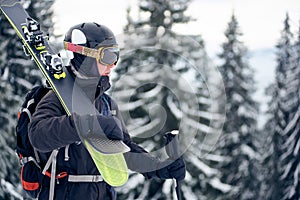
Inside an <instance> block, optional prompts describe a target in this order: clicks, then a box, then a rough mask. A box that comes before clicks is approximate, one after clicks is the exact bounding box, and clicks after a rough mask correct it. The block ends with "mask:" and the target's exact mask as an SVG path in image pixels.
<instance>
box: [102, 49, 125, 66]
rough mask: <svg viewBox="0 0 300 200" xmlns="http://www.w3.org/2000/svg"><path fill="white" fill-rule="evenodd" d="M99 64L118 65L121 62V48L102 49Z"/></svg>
mask: <svg viewBox="0 0 300 200" xmlns="http://www.w3.org/2000/svg"><path fill="white" fill-rule="evenodd" d="M99 51H100V58H99V60H98V62H99V63H101V64H104V65H112V64H116V63H117V62H118V60H119V52H120V50H119V48H117V47H101V48H100V49H99Z"/></svg>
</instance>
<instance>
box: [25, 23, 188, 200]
mask: <svg viewBox="0 0 300 200" xmlns="http://www.w3.org/2000/svg"><path fill="white" fill-rule="evenodd" d="M64 45H65V49H67V50H69V51H70V52H72V54H73V56H72V59H71V60H70V66H69V69H70V72H71V74H73V75H74V78H76V83H77V84H78V85H79V86H80V88H82V90H83V91H84V92H85V93H86V95H87V96H88V98H90V100H91V101H92V102H93V103H94V105H95V107H96V108H97V110H98V111H99V113H100V114H99V115H94V116H92V118H91V116H86V115H83V116H81V115H79V114H76V113H73V114H72V115H71V116H67V115H66V113H65V111H64V109H63V107H62V105H61V104H60V102H59V100H58V98H57V97H56V95H55V94H54V92H53V91H50V92H49V93H48V94H47V95H46V96H45V97H44V98H43V99H42V100H41V102H40V103H39V104H38V107H37V110H36V112H35V113H34V115H33V116H32V121H31V124H30V127H29V139H30V141H31V143H32V145H33V146H34V147H35V148H36V149H37V150H38V151H39V152H42V153H40V154H41V156H40V157H41V160H42V161H43V162H47V160H48V158H49V156H50V155H51V152H52V150H54V149H59V152H58V154H57V165H56V166H57V167H56V184H55V191H54V198H55V199H58V200H63V199H72V200H76V199H78V200H82V199H89V200H91V199H93V200H97V199H99V200H100V199H101V200H104V199H116V193H115V191H114V188H113V187H112V186H110V185H109V184H107V183H106V182H105V181H103V180H102V179H93V181H87V180H82V181H81V180H80V179H77V180H76V181H75V182H73V181H70V180H69V179H68V176H70V175H72V176H76V175H93V176H96V177H99V176H101V175H100V174H99V171H98V170H97V168H96V166H95V164H94V162H93V160H92V158H91V156H90V154H89V153H88V151H87V150H86V148H85V147H84V145H83V144H82V143H81V138H82V137H89V136H90V135H89V130H90V129H93V130H94V131H93V137H96V138H97V137H99V138H103V136H105V137H107V138H108V139H109V140H113V141H121V142H122V143H123V145H124V146H125V148H126V147H127V148H128V149H130V152H128V153H125V154H124V157H125V160H126V162H127V165H128V167H129V169H131V170H134V171H137V172H140V173H142V174H143V175H144V176H145V177H146V178H148V179H150V178H153V177H157V178H162V179H168V178H175V179H177V180H182V179H184V177H185V163H184V161H183V159H182V158H179V159H177V160H176V161H174V162H168V163H167V166H166V162H162V161H160V160H158V159H156V158H154V157H152V156H151V155H150V154H148V153H147V152H146V151H145V150H144V149H143V148H142V147H140V146H138V145H137V144H135V143H133V142H132V141H131V139H130V136H129V134H128V131H127V130H126V128H125V126H124V123H123V120H122V118H121V116H120V113H119V111H118V109H117V105H116V103H115V102H114V101H113V100H112V99H111V98H110V97H109V96H108V95H107V94H105V91H107V90H108V89H109V88H110V82H109V74H110V71H111V69H112V68H114V67H115V64H116V63H117V61H118V59H119V49H118V46H117V43H116V39H115V36H114V34H113V33H112V31H110V30H109V29H108V28H107V27H105V26H103V25H99V24H96V23H82V24H79V25H75V26H73V27H72V28H70V30H69V31H68V32H67V33H66V36H65V39H64ZM82 106H84V105H82ZM112 106H114V107H116V110H115V111H116V113H112V112H111V110H112V109H111V107H112ZM89 118H91V119H96V121H97V125H99V126H100V129H95V127H90V124H91V123H89V120H88V119H89ZM85 122H87V123H85ZM92 124H94V123H92ZM91 126H94V125H91ZM86 127H88V128H86ZM95 130H98V131H95ZM79 133H80V134H79ZM119 147H120V145H119V146H118V148H119ZM120 148H121V147H120ZM100 150H101V149H100ZM49 188H50V178H49V177H47V176H45V178H44V180H43V185H42V189H41V192H40V195H39V199H41V200H43V199H48V198H49V191H50V189H49Z"/></svg>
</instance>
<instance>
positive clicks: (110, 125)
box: [72, 113, 124, 140]
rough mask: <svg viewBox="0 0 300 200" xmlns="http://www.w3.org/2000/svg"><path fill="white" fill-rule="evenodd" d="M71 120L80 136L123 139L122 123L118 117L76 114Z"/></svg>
mask: <svg viewBox="0 0 300 200" xmlns="http://www.w3.org/2000/svg"><path fill="white" fill-rule="evenodd" d="M72 116H73V120H74V123H75V125H76V128H77V132H79V134H80V137H83V138H87V137H89V136H91V135H93V137H95V136H96V137H99V138H101V137H107V138H108V139H110V140H123V139H124V136H123V132H122V125H121V122H120V120H119V119H118V118H116V117H113V116H103V115H77V114H76V113H74V114H73V115H72Z"/></svg>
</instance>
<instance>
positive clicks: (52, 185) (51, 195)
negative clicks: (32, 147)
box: [42, 149, 59, 200]
mask: <svg viewBox="0 0 300 200" xmlns="http://www.w3.org/2000/svg"><path fill="white" fill-rule="evenodd" d="M58 150H59V149H55V150H53V151H52V153H51V155H50V157H49V159H48V161H47V163H46V165H45V167H44V169H43V171H42V173H43V174H44V175H45V174H46V172H47V170H48V169H49V167H50V165H52V167H51V177H50V191H49V200H53V199H54V188H55V175H56V162H57V159H56V157H57V154H58Z"/></svg>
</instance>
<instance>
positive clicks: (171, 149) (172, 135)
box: [164, 130, 181, 160]
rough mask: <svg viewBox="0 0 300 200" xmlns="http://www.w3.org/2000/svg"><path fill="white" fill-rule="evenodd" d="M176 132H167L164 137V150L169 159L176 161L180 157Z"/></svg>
mask: <svg viewBox="0 0 300 200" xmlns="http://www.w3.org/2000/svg"><path fill="white" fill-rule="evenodd" d="M178 136H179V135H178V131H177V130H175V131H172V132H168V133H166V134H165V135H164V139H165V141H166V142H165V143H166V146H165V150H166V153H167V155H168V156H169V158H171V159H173V160H176V159H178V158H179V157H180V155H181V153H180V149H179V139H178Z"/></svg>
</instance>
